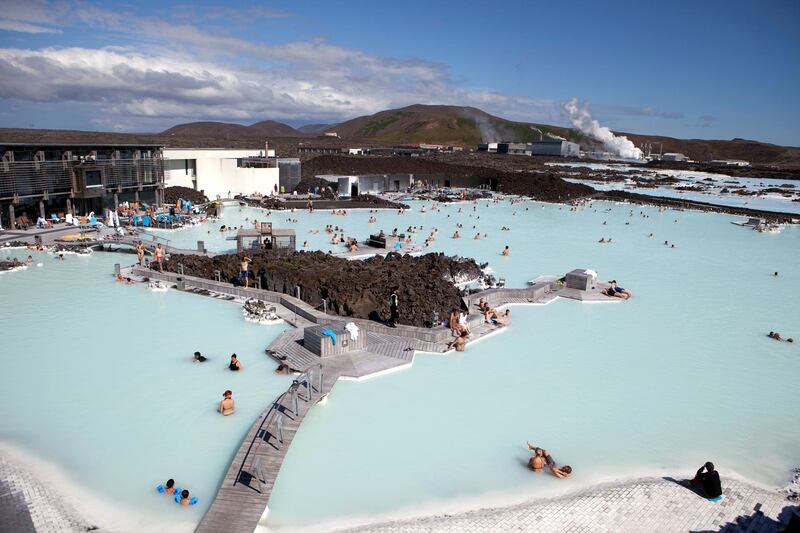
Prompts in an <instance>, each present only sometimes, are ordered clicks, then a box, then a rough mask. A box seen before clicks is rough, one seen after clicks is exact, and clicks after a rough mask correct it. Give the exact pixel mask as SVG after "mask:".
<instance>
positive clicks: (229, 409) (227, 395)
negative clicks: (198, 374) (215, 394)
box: [217, 390, 236, 416]
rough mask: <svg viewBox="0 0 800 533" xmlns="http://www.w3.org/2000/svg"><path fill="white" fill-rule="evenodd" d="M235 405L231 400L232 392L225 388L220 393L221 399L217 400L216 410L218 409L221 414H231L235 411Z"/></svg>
mask: <svg viewBox="0 0 800 533" xmlns="http://www.w3.org/2000/svg"><path fill="white" fill-rule="evenodd" d="M235 410H236V409H235V405H234V402H233V392H231V391H230V390H226V391H225V392H224V393H222V401H221V402H219V407H217V411H219V412H220V413H221V414H222V416H228V415H232V414H233V412H234V411H235Z"/></svg>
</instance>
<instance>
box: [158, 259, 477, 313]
mask: <svg viewBox="0 0 800 533" xmlns="http://www.w3.org/2000/svg"><path fill="white" fill-rule="evenodd" d="M243 257H244V255H243V254H235V255H218V256H215V257H202V256H191V255H177V254H173V255H172V256H171V257H170V259H169V261H167V262H166V264H165V268H166V269H167V270H169V271H172V272H178V271H179V267H178V264H182V265H183V269H184V273H185V274H186V275H189V276H197V277H201V278H206V279H214V271H215V270H219V271H220V272H221V273H222V279H223V280H224V281H228V282H231V283H235V284H238V279H237V276H238V274H239V266H240V263H241V260H242V258H243ZM251 257H252V259H253V261H252V263H251V264H250V269H251V272H253V273H255V275H256V276H257V277H258V278H259V279H260V280H261V287H262V288H264V289H268V290H271V291H275V292H280V293H284V294H289V295H292V296H294V295H296V289H295V288H296V287H297V286H299V287H300V297H301V298H302V300H303V301H304V302H306V303H308V304H310V305H312V306H314V307H318V308H319V309H320V310H321V309H322V300H327V305H328V313H331V314H335V315H340V316H348V317H356V318H365V319H370V320H376V321H384V320H387V319H388V318H389V295H390V294H391V291H392V288H393V287H397V288H398V296H399V299H400V309H399V311H400V323H401V324H409V325H413V326H422V327H431V326H433V325H434V324H437V323H439V322H440V321H441V320H442V319H444V318H445V317H446V316H447V315H448V314H449V312H450V310H451V309H453V308H454V307H455V308H459V309H460V308H461V306H462V301H461V292H460V290H459V289H458V288H457V287H456V286H455V283H461V282H465V281H470V280H473V279H476V278H480V277H481V276H482V272H481V269H480V267H479V266H478V264H477V263H475V261H474V260H472V259H464V258H460V257H448V256H445V255H444V254H435V253H433V254H427V255H423V256H420V257H412V256H410V255H400V254H397V253H390V254H389V255H387V256H386V257H380V256H376V257H372V258H369V259H365V260H363V261H349V260H347V259H342V258H340V257H334V256H332V255H330V254H325V253H323V252H289V253H285V252H270V251H267V252H261V253H258V254H255V255H252V256H251ZM251 286H252V285H251Z"/></svg>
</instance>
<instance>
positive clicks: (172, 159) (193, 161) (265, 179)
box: [164, 148, 279, 199]
mask: <svg viewBox="0 0 800 533" xmlns="http://www.w3.org/2000/svg"><path fill="white" fill-rule="evenodd" d="M270 152H272V154H273V156H274V153H275V152H274V150H269V152H267V154H269V153H270ZM259 157H260V158H263V157H264V150H230V149H214V148H198V149H195V148H166V149H164V183H165V185H166V186H167V187H169V186H173V185H180V186H182V187H189V188H192V189H195V190H197V191H203V192H204V194H205V195H206V196H208V197H209V198H211V199H214V198H216V197H217V195H219V196H222V197H227V195H228V192H230V194H231V195H232V196H233V195H236V194H244V195H250V194H252V193H254V192H258V193H261V194H264V195H270V194H274V193H275V192H276V191H277V190H278V189H277V188H278V182H279V170H278V166H277V163H276V164H275V166H263V167H262V166H243V165H242V161H243V160H246V159H247V158H259Z"/></svg>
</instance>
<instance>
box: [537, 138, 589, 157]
mask: <svg viewBox="0 0 800 533" xmlns="http://www.w3.org/2000/svg"><path fill="white" fill-rule="evenodd" d="M531 155H550V156H557V157H580V155H581V147H580V145H579V144H578V143H573V142H569V141H563V140H557V139H553V140H548V141H536V142H533V143H531Z"/></svg>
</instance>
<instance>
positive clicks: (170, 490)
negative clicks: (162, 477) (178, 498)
mask: <svg viewBox="0 0 800 533" xmlns="http://www.w3.org/2000/svg"><path fill="white" fill-rule="evenodd" d="M164 493H165V494H175V480H174V479H168V480H167V482H166V483H164Z"/></svg>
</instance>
